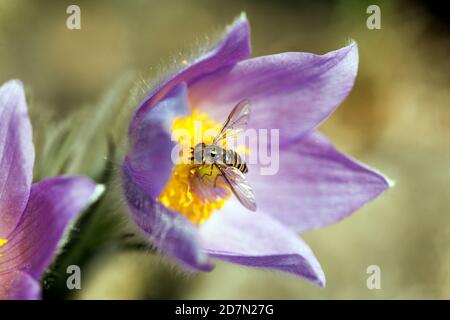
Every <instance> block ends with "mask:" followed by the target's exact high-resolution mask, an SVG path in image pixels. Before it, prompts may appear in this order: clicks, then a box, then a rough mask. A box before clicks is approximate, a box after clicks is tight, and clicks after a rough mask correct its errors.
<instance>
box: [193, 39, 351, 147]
mask: <svg viewBox="0 0 450 320" xmlns="http://www.w3.org/2000/svg"><path fill="white" fill-rule="evenodd" d="M357 67H358V48H357V45H356V44H355V43H352V44H351V45H349V46H347V47H344V48H342V49H340V50H337V51H332V52H329V53H327V54H325V55H321V56H319V55H314V54H310V53H299V52H289V53H281V54H276V55H271V56H264V57H258V58H253V59H249V60H246V61H243V62H240V63H238V64H236V65H235V66H231V67H228V68H223V69H222V70H220V71H217V72H214V73H211V74H210V75H208V76H205V77H203V78H201V79H200V80H199V81H197V82H196V83H193V84H192V85H191V86H190V88H189V95H190V96H189V98H190V101H191V104H192V105H194V106H196V107H197V108H199V109H201V110H204V111H205V112H206V113H208V114H209V115H210V116H212V117H214V118H215V119H217V120H222V121H223V120H224V119H225V118H226V116H227V115H228V114H229V112H230V111H231V109H232V108H233V107H234V106H235V105H236V104H237V103H238V102H239V101H240V100H242V99H249V100H250V101H251V103H252V109H253V112H252V117H251V120H250V123H249V126H250V127H253V128H279V129H280V139H281V143H282V144H283V143H288V142H289V140H291V139H293V138H297V137H300V136H302V135H304V134H306V133H307V132H309V131H311V130H312V129H313V128H315V127H316V126H317V125H318V124H319V123H320V122H322V121H323V120H324V119H325V118H326V117H328V116H329V115H330V114H331V113H332V112H333V111H334V110H335V109H336V108H337V107H338V106H339V104H340V103H341V102H342V101H343V100H344V98H345V97H346V96H347V95H348V93H349V92H350V90H351V88H352V86H353V82H354V80H355V77H356V72H357Z"/></svg>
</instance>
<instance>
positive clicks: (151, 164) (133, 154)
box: [126, 83, 188, 197]
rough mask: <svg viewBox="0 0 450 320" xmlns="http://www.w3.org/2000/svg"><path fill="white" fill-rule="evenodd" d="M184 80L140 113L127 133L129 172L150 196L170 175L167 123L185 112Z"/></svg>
mask: <svg viewBox="0 0 450 320" xmlns="http://www.w3.org/2000/svg"><path fill="white" fill-rule="evenodd" d="M186 90H187V89H186V84H185V83H180V84H179V85H178V86H176V87H174V88H173V89H172V91H171V92H170V93H168V94H167V96H166V98H165V99H164V100H161V101H160V102H159V103H158V104H156V105H155V107H154V108H152V109H151V110H149V111H147V113H146V114H145V115H143V118H142V121H141V122H140V124H139V126H138V127H136V128H135V129H134V131H133V134H132V136H130V144H131V146H130V151H129V152H128V154H127V156H126V161H127V165H128V168H127V170H128V172H129V173H130V174H132V178H133V179H134V180H135V182H136V183H137V184H138V185H139V186H140V188H141V189H142V190H143V191H144V192H145V193H146V194H147V195H149V196H151V197H157V196H158V195H159V194H160V193H161V191H162V190H163V188H164V186H165V185H166V182H167V180H168V179H169V177H170V175H171V172H172V167H173V162H172V157H171V153H172V150H173V148H174V147H175V142H174V141H172V139H171V132H170V127H171V125H172V121H173V119H174V118H176V117H179V116H182V115H186V114H187V112H188V107H187V93H186Z"/></svg>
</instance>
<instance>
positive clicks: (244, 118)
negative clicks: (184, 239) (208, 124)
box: [190, 100, 256, 211]
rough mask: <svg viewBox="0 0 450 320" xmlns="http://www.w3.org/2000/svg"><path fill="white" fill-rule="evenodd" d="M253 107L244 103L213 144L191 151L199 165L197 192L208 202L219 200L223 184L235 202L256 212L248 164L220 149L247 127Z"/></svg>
mask: <svg viewBox="0 0 450 320" xmlns="http://www.w3.org/2000/svg"><path fill="white" fill-rule="evenodd" d="M249 116H250V103H249V101H248V100H242V101H241V102H239V103H238V104H237V105H236V106H235V107H234V108H233V110H232V111H231V113H230V115H229V116H228V118H227V120H226V121H225V123H224V124H223V126H222V129H221V130H220V131H219V133H218V134H217V136H216V137H215V138H214V140H213V142H212V143H211V144H205V143H204V142H202V143H199V144H197V145H196V146H195V147H194V148H191V158H190V160H193V161H194V163H196V164H198V167H197V169H198V170H197V174H198V176H197V177H198V180H200V181H201V183H197V186H196V189H197V190H198V191H200V193H202V195H203V196H204V197H205V198H211V197H220V196H222V195H223V194H222V193H223V188H216V187H217V186H218V184H220V183H221V182H220V181H219V180H222V179H223V180H224V182H225V185H228V186H229V188H230V189H231V191H232V192H233V194H234V195H235V196H236V198H237V199H238V200H239V201H240V202H241V203H242V205H243V206H244V207H246V208H247V209H249V210H251V211H256V202H255V195H254V194H253V190H252V187H251V186H250V184H249V183H248V181H247V179H246V178H245V176H244V174H245V173H247V172H248V168H247V164H246V163H245V161H244V160H242V158H241V157H240V156H239V154H238V153H237V152H236V151H234V150H232V149H226V148H223V147H221V142H222V141H224V140H225V139H226V138H228V137H230V136H237V135H239V134H240V133H242V132H243V131H244V130H245V129H246V128H247V124H248V120H249Z"/></svg>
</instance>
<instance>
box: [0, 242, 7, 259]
mask: <svg viewBox="0 0 450 320" xmlns="http://www.w3.org/2000/svg"><path fill="white" fill-rule="evenodd" d="M6 243H8V240H6V239H0V248H1V247H3V246H4V245H5V244H6ZM2 255H3V254H2V253H1V252H0V257H1V256H2Z"/></svg>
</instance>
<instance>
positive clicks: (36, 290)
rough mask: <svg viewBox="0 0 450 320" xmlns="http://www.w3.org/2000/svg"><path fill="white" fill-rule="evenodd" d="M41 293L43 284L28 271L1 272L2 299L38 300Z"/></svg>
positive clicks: (0, 288) (0, 294)
mask: <svg viewBox="0 0 450 320" xmlns="http://www.w3.org/2000/svg"><path fill="white" fill-rule="evenodd" d="M40 295H41V286H40V285H39V283H38V282H37V281H36V280H35V279H34V278H33V277H31V276H30V275H29V274H27V273H26V272H22V271H13V272H7V273H2V274H0V300H37V299H39V298H40Z"/></svg>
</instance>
